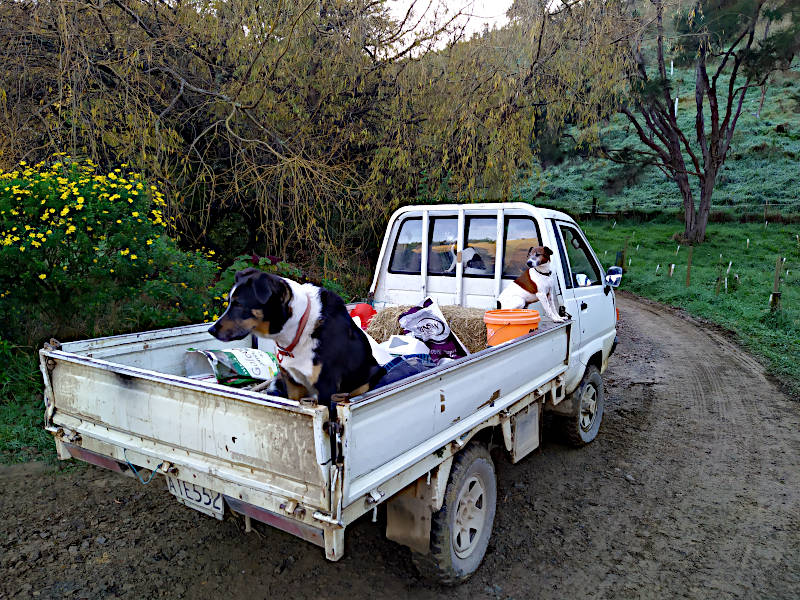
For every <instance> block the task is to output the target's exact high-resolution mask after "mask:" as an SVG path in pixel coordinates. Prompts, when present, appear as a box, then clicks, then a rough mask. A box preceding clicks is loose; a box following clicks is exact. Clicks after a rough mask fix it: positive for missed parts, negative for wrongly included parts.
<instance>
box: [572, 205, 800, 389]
mask: <svg viewBox="0 0 800 600" xmlns="http://www.w3.org/2000/svg"><path fill="white" fill-rule="evenodd" d="M615 223H616V224H615ZM582 225H583V228H584V231H585V232H586V235H587V236H588V237H589V239H590V240H591V241H592V245H593V247H594V249H595V252H596V253H597V254H598V257H599V258H600V260H601V262H602V263H603V266H605V267H608V266H610V265H613V264H614V263H615V262H616V261H617V252H622V251H624V249H625V247H626V242H627V253H626V256H625V258H624V264H625V269H626V272H625V274H624V275H623V278H622V289H624V290H628V291H631V292H633V293H635V294H639V295H641V296H644V297H647V298H650V299H652V300H656V301H658V302H662V303H664V304H667V305H670V306H674V307H676V308H679V309H682V310H684V311H686V312H687V313H688V314H690V315H693V316H695V317H699V318H701V319H705V320H707V321H710V322H712V323H715V324H717V325H719V326H721V327H722V328H724V329H726V330H728V331H730V332H733V333H734V335H735V337H736V340H737V341H738V342H739V343H740V344H742V345H743V346H744V347H745V348H747V349H748V350H749V351H751V352H752V353H753V354H755V355H756V356H759V357H761V358H762V359H763V361H764V362H765V364H766V366H767V369H768V371H769V373H771V374H772V375H773V376H775V377H777V378H779V379H780V380H781V382H782V383H784V385H785V386H786V388H787V389H789V390H790V391H791V393H792V394H793V395H794V396H795V397H796V398H797V399H800V360H798V359H800V241H798V239H797V235H798V234H800V225H797V224H791V225H788V224H769V225H768V226H767V227H766V228H765V227H764V224H763V223H761V224H757V223H710V224H709V226H708V237H707V240H706V242H705V243H703V244H702V245H701V246H696V247H694V249H693V250H692V267H691V274H690V275H691V277H690V285H689V286H687V285H686V270H687V261H688V250H689V249H688V247H686V246H681V247H680V248H679V247H678V246H679V244H678V242H676V241H675V240H674V237H675V234H676V233H677V234H680V232H681V223H680V221H679V220H677V219H674V220H673V219H670V220H668V221H666V222H663V221H662V222H632V221H625V222H616V221H615V220H614V219H613V218H612V219H610V220H604V221H597V220H592V221H585V222H583V223H582ZM748 240H749V244H748ZM778 258H781V259H783V258H785V259H786V261H785V262H783V261H782V264H781V271H780V273H781V275H780V291H781V294H782V298H781V308H780V310H777V311H772V310H770V307H769V298H770V294H771V293H772V289H773V282H774V275H775V263H776V260H777V259H778ZM629 260H630V265H629V264H628V261H629ZM729 263H730V270H729V268H728V265H729ZM672 264H674V265H675V267H674V272H673V275H672V276H670V265H672ZM726 284H727V285H726ZM620 318H622V319H624V318H625V315H624V313H623V314H622V315H621V316H620Z"/></svg>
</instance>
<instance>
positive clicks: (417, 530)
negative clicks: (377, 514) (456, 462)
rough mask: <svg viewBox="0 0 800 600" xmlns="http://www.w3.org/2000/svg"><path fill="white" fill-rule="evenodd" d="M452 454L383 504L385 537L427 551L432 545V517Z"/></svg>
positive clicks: (444, 487) (425, 552)
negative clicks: (384, 507)
mask: <svg viewBox="0 0 800 600" xmlns="http://www.w3.org/2000/svg"><path fill="white" fill-rule="evenodd" d="M452 464H453V457H452V456H451V457H449V458H447V459H446V460H445V461H444V462H443V463H441V464H440V465H439V466H438V467H436V468H435V469H433V470H432V471H431V472H430V473H429V474H428V475H426V476H423V477H420V478H419V479H417V480H416V481H415V482H414V483H412V484H410V485H408V486H406V487H405V488H404V489H403V490H401V491H400V492H398V493H397V494H395V495H394V497H393V498H392V499H391V500H389V501H388V502H387V504H386V537H387V538H389V539H390V540H392V541H393V542H397V543H398V544H402V545H403V546H408V547H409V548H411V550H413V551H414V552H419V553H420V554H427V553H428V552H430V545H431V517H432V515H433V513H435V512H436V511H438V510H439V509H440V508H441V507H442V504H443V503H444V493H445V490H446V489H447V480H448V478H449V477H450V467H451V466H452Z"/></svg>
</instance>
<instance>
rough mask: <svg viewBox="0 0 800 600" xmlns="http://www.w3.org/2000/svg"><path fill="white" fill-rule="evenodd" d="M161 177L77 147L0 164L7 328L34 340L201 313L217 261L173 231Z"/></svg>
mask: <svg viewBox="0 0 800 600" xmlns="http://www.w3.org/2000/svg"><path fill="white" fill-rule="evenodd" d="M163 206H164V200H163V196H162V194H161V192H160V191H159V190H158V189H157V188H156V186H154V185H148V184H147V183H146V182H145V181H144V180H143V178H142V177H141V176H140V175H139V174H137V173H134V172H131V171H123V169H122V168H117V169H113V170H111V171H109V172H108V173H102V172H100V171H98V169H97V167H96V166H95V165H94V164H93V163H92V162H91V161H85V162H81V163H79V162H73V161H70V159H69V158H68V157H64V158H63V159H60V160H56V161H55V162H53V163H51V164H50V165H45V164H43V163H40V164H38V165H36V166H35V167H30V166H27V165H25V164H21V165H20V168H19V169H17V170H14V171H10V172H0V323H1V324H0V336H1V337H3V338H5V339H8V340H12V341H15V342H17V343H21V344H24V345H28V346H35V345H37V344H38V343H39V342H41V340H42V339H45V338H46V337H49V336H54V337H58V338H61V339H65V338H74V337H78V336H81V337H93V336H96V335H101V334H110V333H118V332H120V331H122V330H136V329H147V328H152V327H158V326H163V325H166V324H177V323H181V322H184V323H185V322H192V321H197V320H202V318H203V316H204V314H205V315H206V316H207V310H206V311H204V310H203V308H204V307H206V306H207V305H208V302H209V301H208V289H207V288H208V285H209V283H210V282H211V280H212V279H213V278H214V277H215V275H216V266H215V265H214V264H213V263H212V262H210V261H209V260H208V259H207V258H206V257H205V256H203V255H202V254H201V253H197V252H184V251H181V250H179V249H178V248H177V246H176V245H175V242H174V241H173V240H172V239H170V237H169V236H168V235H166V233H165V231H166V230H167V223H166V222H165V221H164V218H163V214H162V210H163Z"/></svg>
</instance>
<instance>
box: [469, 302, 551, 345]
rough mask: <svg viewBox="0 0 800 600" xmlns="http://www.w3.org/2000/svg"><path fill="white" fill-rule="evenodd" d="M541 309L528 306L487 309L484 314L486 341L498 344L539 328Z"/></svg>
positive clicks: (490, 343)
mask: <svg viewBox="0 0 800 600" xmlns="http://www.w3.org/2000/svg"><path fill="white" fill-rule="evenodd" d="M539 321H540V317H539V311H538V310H530V309H526V308H506V309H500V310H487V311H486V313H485V314H484V315H483V322H484V323H486V343H487V344H488V345H489V346H497V345H498V344H502V343H503V342H508V341H510V340H513V339H516V338H518V337H520V336H522V335H525V334H527V333H530V332H531V331H535V330H536V329H538V328H539Z"/></svg>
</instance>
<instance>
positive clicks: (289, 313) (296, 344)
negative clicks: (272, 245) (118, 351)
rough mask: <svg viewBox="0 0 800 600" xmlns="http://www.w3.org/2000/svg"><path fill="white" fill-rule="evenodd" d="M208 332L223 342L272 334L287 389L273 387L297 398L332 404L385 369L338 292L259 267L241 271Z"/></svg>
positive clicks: (360, 389) (362, 387)
mask: <svg viewBox="0 0 800 600" xmlns="http://www.w3.org/2000/svg"><path fill="white" fill-rule="evenodd" d="M208 332H209V333H210V334H211V335H213V336H214V337H216V338H217V339H219V340H221V341H223V342H229V341H232V340H240V339H242V338H244V337H246V336H248V335H250V334H255V335H257V336H260V337H264V338H267V339H271V340H273V341H274V342H275V344H276V346H277V348H278V351H277V356H278V361H279V363H280V369H281V383H282V385H283V386H285V389H280V387H279V388H278V389H277V390H271V392H272V391H274V392H276V393H281V392H283V395H285V396H286V397H288V398H291V399H292V400H300V399H301V398H304V397H309V396H311V397H316V398H317V402H319V403H320V404H323V405H325V406H327V407H328V408H330V404H331V396H332V395H333V394H335V393H337V392H346V393H349V394H353V395H357V394H362V393H364V392H366V391H367V390H368V389H370V388H371V387H372V386H374V385H375V384H376V383H377V382H378V380H380V378H381V377H382V376H383V375H384V374H385V370H384V369H383V368H382V367H380V366H379V365H378V363H377V362H376V361H375V358H374V357H373V355H372V349H371V348H370V344H369V342H368V341H367V338H366V336H365V335H364V332H363V331H361V329H359V327H358V326H357V325H356V324H355V323H354V322H353V319H352V318H351V317H350V315H349V314H348V313H347V308H346V307H345V305H344V302H343V301H342V299H341V298H340V297H339V296H337V295H336V294H334V293H333V292H331V291H329V290H326V289H325V288H322V287H318V286H316V285H313V284H310V283H306V284H299V283H297V282H296V281H292V280H290V279H284V278H283V277H278V276H277V275H272V274H269V273H264V272H263V271H259V270H258V269H252V268H250V269H245V270H243V271H239V272H238V273H236V277H235V280H234V285H233V288H232V289H231V291H230V294H229V297H228V308H227V310H226V311H225V313H224V314H223V315H222V316H221V317H220V318H219V319H218V320H217V322H216V323H214V324H213V325H212V326H211V327H210V328H209V330H208Z"/></svg>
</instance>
